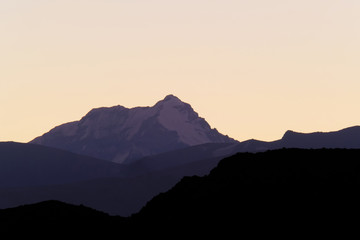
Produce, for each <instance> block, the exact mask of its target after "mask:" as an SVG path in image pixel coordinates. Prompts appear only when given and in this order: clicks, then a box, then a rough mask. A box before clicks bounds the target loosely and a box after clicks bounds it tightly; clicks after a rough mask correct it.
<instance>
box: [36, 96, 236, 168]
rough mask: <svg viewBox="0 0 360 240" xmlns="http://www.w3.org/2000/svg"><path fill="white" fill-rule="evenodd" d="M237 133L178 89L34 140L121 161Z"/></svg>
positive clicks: (226, 140) (108, 109)
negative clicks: (211, 120) (212, 121)
mask: <svg viewBox="0 0 360 240" xmlns="http://www.w3.org/2000/svg"><path fill="white" fill-rule="evenodd" d="M229 142H236V141H235V140H234V139H231V138H229V137H228V136H224V135H222V134H221V133H219V132H218V131H217V130H216V129H212V128H211V127H210V125H209V124H208V123H207V122H206V121H205V119H203V118H201V117H199V115H198V114H197V113H196V112H195V111H194V110H193V109H192V107H191V106H190V105H189V104H187V103H184V102H182V101H181V100H180V99H179V98H177V97H176V96H173V95H168V96H166V97H165V98H164V99H163V100H161V101H159V102H157V103H156V104H155V105H154V106H152V107H135V108H126V107H123V106H114V107H102V108H96V109H93V110H91V111H90V112H89V113H88V114H86V116H84V117H83V118H82V119H81V120H80V121H75V122H70V123H66V124H63V125H60V126H58V127H55V128H54V129H52V130H50V131H49V132H48V133H45V134H44V135H43V136H41V137H38V138H35V139H34V140H33V141H31V143H34V144H40V145H45V146H50V147H55V148H60V149H64V150H68V151H72V152H75V153H79V154H83V155H88V156H93V157H97V158H101V159H106V160H110V161H113V162H118V163H130V162H132V161H135V160H136V159H139V158H141V157H144V156H148V155H153V154H158V153H162V152H167V151H171V150H175V149H180V148H184V147H188V146H194V145H199V144H204V143H229Z"/></svg>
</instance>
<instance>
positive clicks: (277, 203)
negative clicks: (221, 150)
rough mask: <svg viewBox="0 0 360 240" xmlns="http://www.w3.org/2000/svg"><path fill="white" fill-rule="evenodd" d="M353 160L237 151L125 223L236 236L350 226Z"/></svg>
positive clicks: (358, 172) (358, 153) (341, 155)
mask: <svg viewBox="0 0 360 240" xmlns="http://www.w3.org/2000/svg"><path fill="white" fill-rule="evenodd" d="M359 157H360V150H359V149H353V150H348V149H316V150H315V149H313V150H310V149H281V150H272V151H267V152H261V153H238V154H236V155H234V156H231V157H229V158H226V159H224V160H222V161H221V162H220V163H219V165H218V166H217V167H216V168H214V169H213V170H212V171H211V173H210V174H209V175H207V176H203V177H197V176H193V177H185V178H183V179H182V180H181V181H180V182H179V183H178V184H177V185H176V186H175V187H173V188H172V189H171V190H169V191H168V192H166V193H161V194H159V195H158V196H156V197H155V198H153V199H152V200H151V201H149V202H148V203H147V204H146V206H145V207H144V208H143V209H142V210H141V211H140V212H139V213H137V214H134V215H133V216H132V217H131V218H130V220H131V221H133V224H134V225H135V226H148V227H149V229H150V230H151V229H152V228H153V227H156V226H161V227H162V228H163V229H168V230H171V231H173V232H181V230H182V229H186V230H188V231H189V230H190V229H195V230H197V231H199V230H200V232H201V233H210V232H212V233H214V232H216V231H220V232H222V233H226V232H227V231H232V233H237V234H239V235H243V234H245V233H251V234H258V233H261V232H262V233H264V234H269V233H270V232H271V233H273V232H275V233H277V235H278V234H280V235H281V234H285V235H287V234H289V233H290V234H298V233H302V232H303V231H309V232H312V231H311V229H312V227H314V230H320V228H321V227H322V226H323V227H325V228H326V229H328V227H329V226H333V225H335V226H336V227H339V226H340V225H341V224H343V223H345V222H347V223H350V224H351V222H352V221H353V220H352V219H353V217H354V216H357V215H358V214H359V213H360V209H359V207H358V202H359V201H360V194H359V192H358V189H359V185H360V181H359V179H360V161H359ZM149 225H150V226H149ZM202 226H203V228H201V227H202ZM260 229H261V230H260ZM209 231H210V232H209Z"/></svg>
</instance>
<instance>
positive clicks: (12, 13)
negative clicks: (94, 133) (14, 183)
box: [0, 0, 360, 142]
mask: <svg viewBox="0 0 360 240" xmlns="http://www.w3.org/2000/svg"><path fill="white" fill-rule="evenodd" d="M359 13H360V1H358V0H301V1H290V0H272V1H268V0H236V1H235V0H207V1H206V0H192V1H190V0H182V1H172V0H131V1H128V0H127V1H125V0H101V1H100V0H51V1H49V0H31V1H29V0H2V1H0V30H1V38H0V53H1V55H0V111H1V115H0V141H10V140H11V141H20V142H27V141H30V140H32V139H33V138H35V137H36V136H38V135H42V134H43V133H44V132H47V131H48V130H50V129H51V128H53V127H54V126H56V125H59V124H62V123H65V122H69V121H74V120H78V119H80V118H81V117H82V116H83V115H85V114H86V113H87V112H88V111H89V110H90V109H92V108H95V107H101V106H113V105H124V106H126V107H134V106H149V105H153V104H155V102H156V101H158V100H160V99H162V98H164V97H165V95H167V94H169V93H172V94H174V95H176V96H178V97H179V98H181V99H182V100H183V101H185V102H189V103H190V104H191V105H192V106H193V108H194V109H195V110H196V111H197V112H198V113H199V114H200V115H201V116H202V117H204V118H205V119H207V120H208V122H209V123H210V125H211V126H212V127H216V128H217V129H218V130H219V131H220V132H222V133H224V134H228V135H229V136H231V137H233V138H235V139H238V140H241V141H242V140H246V139H250V138H256V139H261V140H275V139H278V138H281V136H282V135H283V133H284V132H285V131H286V130H287V129H292V130H295V131H303V132H311V131H331V130H338V129H341V128H345V127H349V126H353V125H359V124H360V111H358V108H357V106H358V104H359V103H360V94H359V90H360V68H359V66H360V44H359V43H360V14H359Z"/></svg>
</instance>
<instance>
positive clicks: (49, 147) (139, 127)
mask: <svg viewBox="0 0 360 240" xmlns="http://www.w3.org/2000/svg"><path fill="white" fill-rule="evenodd" d="M281 148H360V127H359V126H354V127H350V128H346V129H342V130H339V131H334V132H316V133H298V132H294V131H287V132H286V133H285V134H284V136H283V138H282V139H279V140H276V141H272V142H264V141H259V140H254V139H252V140H248V141H244V142H238V141H236V140H234V139H232V138H230V137H228V136H225V135H223V134H221V133H219V132H218V131H217V130H216V129H213V128H211V127H210V125H209V124H208V123H207V122H206V120H205V119H203V118H201V117H199V115H198V114H197V113H196V112H195V111H194V110H193V109H192V107H191V106H190V105H189V104H187V103H184V102H182V101H181V100H180V99H179V98H177V97H175V96H173V95H168V96H167V97H165V99H163V100H161V101H159V102H158V103H156V104H155V105H154V106H152V107H137V108H131V109H129V108H125V107H122V106H116V107H110V108H98V109H93V110H91V111H90V112H89V113H88V114H87V115H86V116H84V117H83V118H82V119H81V120H79V121H75V122H71V123H66V124H63V125H60V126H58V127H56V128H54V129H52V130H50V131H49V132H48V133H46V134H44V135H43V136H41V137H38V138H36V139H34V140H33V141H32V142H31V143H28V144H19V143H0V209H1V208H9V207H15V206H18V205H22V204H28V203H35V202H40V201H45V200H61V201H64V202H67V203H72V204H84V205H86V206H89V207H92V208H95V209H97V210H101V211H104V212H106V213H109V214H112V215H121V216H130V215H131V214H133V213H136V212H138V211H140V209H141V208H142V207H143V206H144V205H145V204H146V203H147V202H148V201H149V200H150V199H152V198H153V197H154V196H156V195H157V194H159V193H161V192H165V191H167V190H169V189H171V188H172V187H173V186H174V185H175V184H176V183H177V182H179V181H180V180H181V179H182V178H183V177H185V176H193V175H197V176H206V175H207V174H209V172H210V171H211V170H212V169H213V168H215V167H216V166H217V164H218V163H219V161H220V160H221V159H224V158H226V157H229V156H231V155H234V154H236V153H238V152H263V151H267V150H273V149H281Z"/></svg>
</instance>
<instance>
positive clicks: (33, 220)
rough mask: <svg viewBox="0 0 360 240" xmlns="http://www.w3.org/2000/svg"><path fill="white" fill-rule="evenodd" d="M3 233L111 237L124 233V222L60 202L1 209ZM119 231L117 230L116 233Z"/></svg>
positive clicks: (51, 236)
mask: <svg viewBox="0 0 360 240" xmlns="http://www.w3.org/2000/svg"><path fill="white" fill-rule="evenodd" d="M0 222H1V232H2V234H6V235H7V236H8V237H10V236H11V237H14V236H16V237H18V235H21V236H29V234H30V236H31V237H34V236H37V237H45V236H46V237H47V238H58V237H70V236H73V237H75V236H78V235H80V236H83V237H85V236H86V237H89V236H92V237H95V235H94V234H96V235H101V236H102V237H105V236H107V237H109V236H111V234H114V233H116V231H120V232H121V230H122V227H123V226H125V225H124V223H123V222H124V219H123V218H121V217H112V216H109V215H107V214H105V213H103V212H99V211H96V210H94V209H91V208H88V207H85V206H83V205H79V206H75V205H71V204H66V203H63V202H59V201H45V202H40V203H36V204H32V205H24V206H19V207H16V208H10V209H5V210H0ZM115 229H116V230H115Z"/></svg>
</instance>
